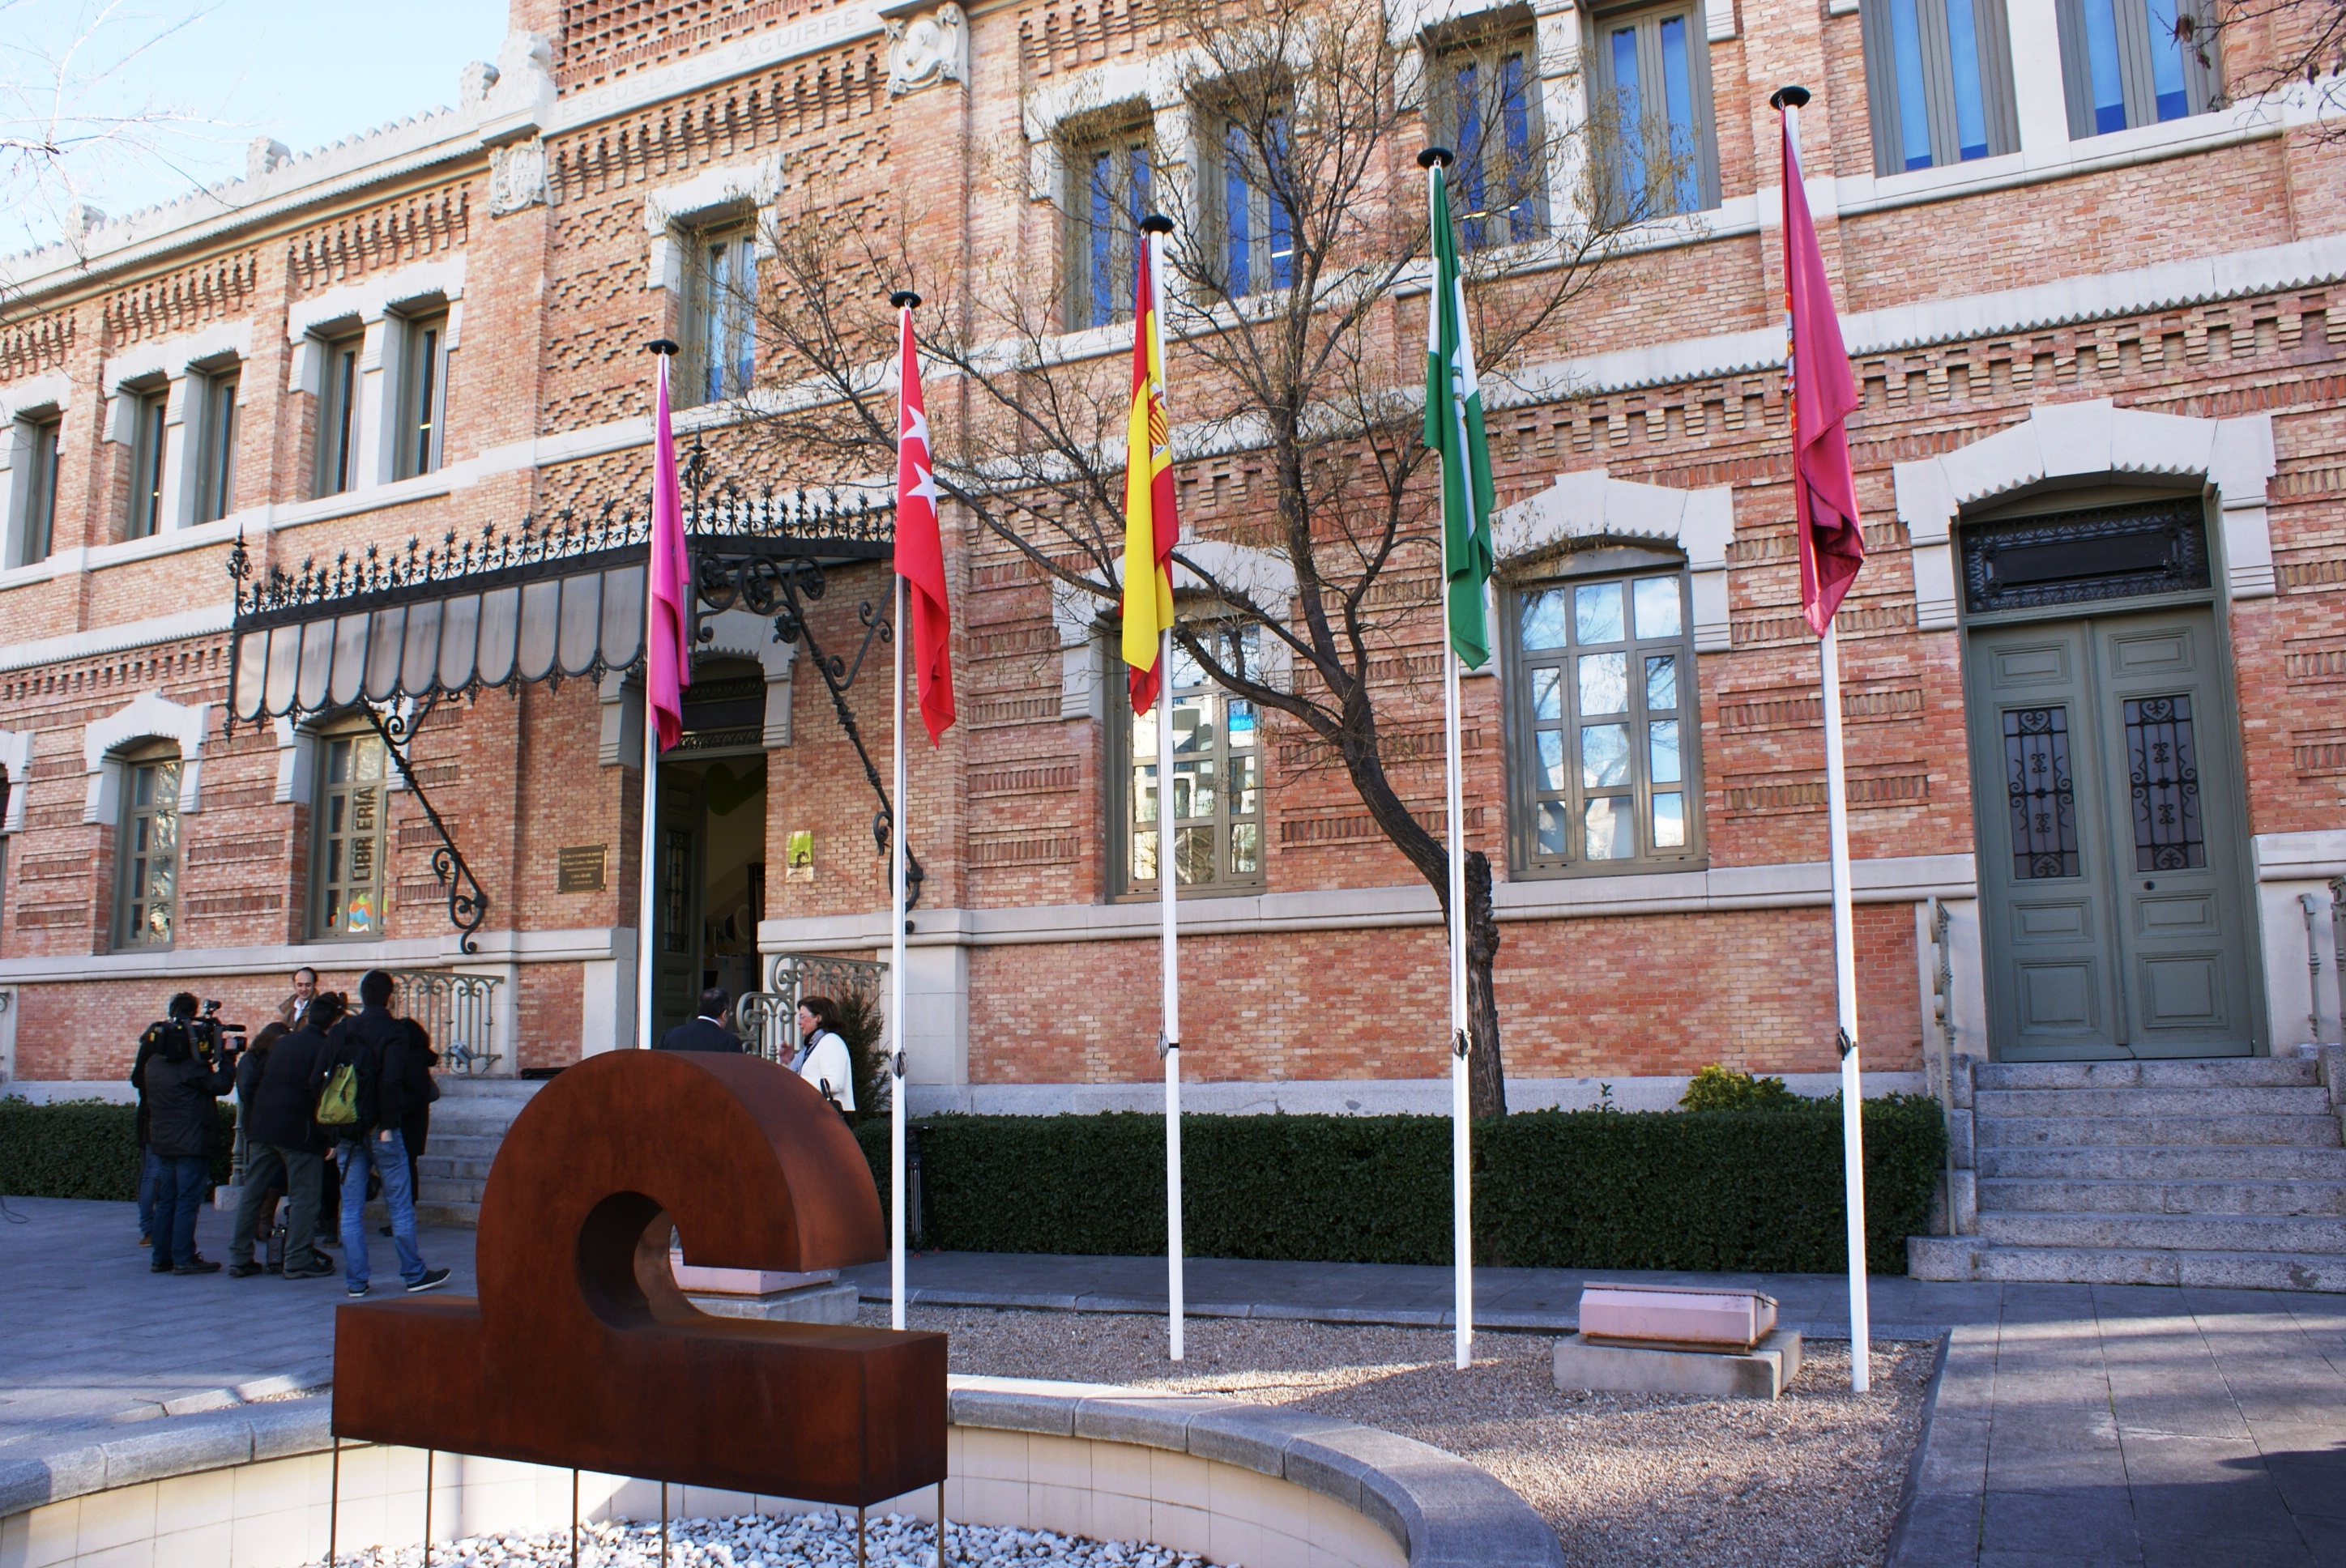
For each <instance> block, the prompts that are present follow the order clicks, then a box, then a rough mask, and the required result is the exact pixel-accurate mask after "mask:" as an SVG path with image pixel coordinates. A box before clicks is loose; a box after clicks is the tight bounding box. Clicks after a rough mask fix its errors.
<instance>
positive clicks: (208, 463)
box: [191, 364, 243, 523]
mask: <svg viewBox="0 0 2346 1568" xmlns="http://www.w3.org/2000/svg"><path fill="white" fill-rule="evenodd" d="M242 383H243V366H242V365H240V364H230V365H226V366H223V367H221V368H219V369H217V370H213V371H208V372H204V373H203V374H202V375H201V377H200V379H199V381H198V382H197V384H196V386H195V387H194V388H193V389H191V390H192V391H193V392H195V395H196V397H197V402H198V406H197V415H196V419H197V432H198V433H197V442H196V474H195V492H196V493H195V497H194V500H195V512H194V520H195V521H196V522H198V523H216V522H218V521H219V519H221V518H223V517H225V516H227V515H228V514H230V513H231V512H233V511H235V510H236V443H237V438H238V429H237V427H238V425H239V423H240V420H239V419H238V402H239V401H240V396H241V388H242Z"/></svg>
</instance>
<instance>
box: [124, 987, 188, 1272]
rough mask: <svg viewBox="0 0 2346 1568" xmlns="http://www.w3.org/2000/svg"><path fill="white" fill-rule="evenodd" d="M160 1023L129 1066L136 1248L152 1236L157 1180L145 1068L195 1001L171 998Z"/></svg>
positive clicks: (140, 1042) (147, 1035)
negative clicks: (134, 1105)
mask: <svg viewBox="0 0 2346 1568" xmlns="http://www.w3.org/2000/svg"><path fill="white" fill-rule="evenodd" d="M166 1012H167V1013H168V1017H166V1018H165V1019H164V1020H163V1022H162V1023H156V1024H152V1025H150V1026H149V1027H148V1030H147V1033H144V1034H141V1035H140V1036H139V1037H138V1060H137V1061H135V1062H133V1063H132V1064H130V1086H131V1087H132V1088H134V1089H136V1090H138V1116H137V1117H136V1118H135V1119H134V1121H133V1122H132V1124H131V1125H132V1127H133V1129H134V1130H135V1131H136V1133H137V1135H138V1245H139V1246H141V1247H145V1246H147V1245H148V1243H149V1242H150V1241H151V1240H152V1239H153V1237H154V1235H155V1183H156V1180H157V1178H158V1171H157V1168H156V1159H155V1148H154V1145H153V1144H152V1143H151V1142H150V1141H149V1140H148V1136H147V1064H148V1062H149V1061H151V1060H153V1059H154V1057H155V1056H156V1054H158V1053H159V1052H160V1051H161V1050H162V1049H163V1039H164V1036H165V1034H166V1033H168V1031H170V1030H172V1029H179V1030H183V1031H184V1030H185V1029H186V1028H187V1026H188V1020H189V1019H190V1018H193V1017H194V1016H195V1015H196V999H195V996H194V995H193V994H192V993H189V992H185V991H182V992H180V993H179V994H178V995H177V996H174V997H172V998H171V1002H170V1005H169V1007H168V1009H166Z"/></svg>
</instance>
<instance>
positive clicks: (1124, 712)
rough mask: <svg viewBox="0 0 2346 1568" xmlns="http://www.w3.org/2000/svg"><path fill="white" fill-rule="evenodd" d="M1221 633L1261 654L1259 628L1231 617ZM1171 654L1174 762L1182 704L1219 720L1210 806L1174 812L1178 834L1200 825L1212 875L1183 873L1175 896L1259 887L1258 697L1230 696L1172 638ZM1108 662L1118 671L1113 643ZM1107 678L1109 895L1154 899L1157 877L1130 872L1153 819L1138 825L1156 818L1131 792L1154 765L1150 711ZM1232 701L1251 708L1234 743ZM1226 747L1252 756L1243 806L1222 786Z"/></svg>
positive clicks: (1251, 663) (1263, 833) (1262, 797)
mask: <svg viewBox="0 0 2346 1568" xmlns="http://www.w3.org/2000/svg"><path fill="white" fill-rule="evenodd" d="M1227 633H1235V634H1236V635H1238V636H1243V637H1245V638H1247V640H1248V642H1249V643H1250V645H1251V647H1252V648H1253V650H1254V651H1252V652H1250V654H1249V655H1248V656H1247V657H1248V664H1247V667H1248V668H1250V669H1259V668H1260V667H1261V666H1260V660H1261V657H1262V655H1261V652H1260V649H1261V647H1262V643H1263V641H1264V639H1263V637H1262V636H1261V635H1260V630H1259V628H1257V627H1254V626H1250V625H1248V624H1246V623H1243V622H1239V621H1236V620H1232V621H1230V622H1229V623H1228V625H1227ZM1173 662H1174V670H1173V673H1174V677H1175V681H1176V684H1175V685H1174V687H1173V689H1172V693H1171V697H1172V701H1173V705H1174V708H1173V713H1174V723H1175V726H1176V736H1177V738H1176V740H1175V743H1174V745H1175V755H1176V764H1175V766H1176V769H1177V770H1178V768H1179V766H1180V763H1179V760H1178V759H1179V757H1180V755H1181V753H1180V741H1179V739H1178V727H1179V725H1180V722H1181V720H1182V718H1183V717H1184V710H1185V709H1187V710H1188V711H1189V712H1191V713H1200V712H1202V713H1210V714H1211V715H1212V716H1213V719H1214V722H1215V723H1216V724H1217V726H1218V728H1217V729H1216V731H1215V734H1216V738H1215V740H1214V741H1213V742H1212V745H1211V749H1210V750H1209V752H1208V753H1207V754H1206V756H1207V757H1208V758H1209V759H1211V760H1212V761H1213V763H1214V764H1215V765H1216V780H1217V787H1216V789H1215V790H1214V796H1215V805H1214V809H1213V812H1212V813H1211V814H1210V815H1209V816H1207V817H1204V818H1199V817H1197V816H1194V815H1193V816H1190V817H1187V818H1179V819H1177V820H1176V831H1177V835H1178V834H1180V833H1189V832H1195V831H1196V830H1198V828H1199V826H1200V825H1203V826H1204V827H1205V828H1206V829H1207V830H1209V833H1210V835H1211V842H1212V846H1213V855H1214V878H1213V880H1212V881H1182V882H1181V883H1180V884H1179V893H1178V896H1179V897H1181V898H1185V899H1189V898H1224V897H1239V896H1246V895H1251V894H1258V893H1260V892H1261V891H1263V890H1264V888H1265V887H1266V886H1267V885H1268V881H1269V874H1270V811H1269V809H1268V799H1267V797H1268V792H1269V784H1270V759H1269V755H1268V748H1267V746H1266V745H1265V742H1264V733H1265V731H1264V726H1263V711H1262V709H1261V708H1260V705H1257V704H1252V703H1247V702H1246V701H1245V699H1244V698H1242V697H1230V696H1229V695H1228V694H1227V693H1225V692H1224V691H1222V689H1221V688H1220V687H1218V686H1216V685H1214V683H1213V682H1211V681H1210V680H1208V679H1207V678H1206V677H1205V672H1204V671H1203V670H1202V669H1200V668H1199V667H1197V666H1196V665H1195V663H1194V661H1192V660H1191V659H1190V658H1189V657H1188V655H1187V654H1185V653H1183V652H1182V650H1181V647H1180V645H1179V643H1178V642H1177V643H1175V645H1174V648H1173ZM1107 664H1108V667H1109V668H1110V670H1111V671H1112V672H1113V673H1114V674H1115V675H1118V676H1120V675H1121V674H1122V673H1123V668H1124V667H1123V665H1122V663H1121V662H1120V661H1119V660H1118V659H1117V657H1115V653H1114V648H1113V646H1112V645H1111V647H1110V648H1109V650H1108V654H1107ZM1185 674H1186V675H1188V676H1190V677H1194V678H1188V679H1185V678H1183V677H1184V676H1185ZM1108 684H1109V686H1110V687H1111V702H1112V706H1111V708H1110V720H1111V721H1110V723H1109V724H1108V727H1107V731H1108V747H1107V750H1108V754H1109V768H1108V770H1107V779H1108V793H1109V807H1108V811H1107V820H1108V822H1109V823H1110V824H1111V826H1112V828H1113V831H1112V832H1111V834H1110V835H1109V837H1110V840H1111V843H1110V846H1109V850H1110V852H1109V871H1110V877H1109V887H1110V889H1111V896H1112V897H1114V898H1116V899H1118V900H1127V901H1130V900H1149V899H1155V898H1157V897H1158V883H1157V879H1156V878H1155V877H1154V876H1149V877H1142V876H1139V875H1137V874H1136V871H1135V861H1136V860H1137V853H1138V846H1139V840H1140V839H1141V838H1142V836H1143V835H1144V833H1145V834H1147V835H1148V836H1149V837H1151V838H1153V837H1154V836H1155V831H1156V830H1155V829H1154V828H1153V827H1144V824H1146V823H1153V822H1154V820H1155V818H1154V817H1153V815H1144V814H1143V813H1144V809H1146V810H1148V811H1151V812H1153V810H1154V805H1153V803H1151V804H1150V805H1149V806H1148V807H1146V808H1144V807H1143V805H1142V803H1141V801H1140V800H1139V799H1137V794H1138V788H1139V787H1138V782H1137V779H1138V774H1139V772H1140V769H1142V768H1143V767H1148V768H1149V769H1150V771H1151V773H1152V774H1154V773H1155V771H1156V769H1155V767H1154V759H1155V754H1156V749H1157V711H1156V709H1155V708H1151V709H1150V710H1149V711H1148V713H1147V714H1145V715H1140V716H1137V717H1136V716H1135V715H1134V713H1133V711H1132V704H1131V703H1130V702H1129V701H1127V700H1126V698H1125V696H1124V692H1123V689H1122V688H1123V684H1124V683H1123V682H1122V680H1120V679H1111V680H1110V681H1109V683H1108ZM1233 704H1243V705H1244V706H1245V707H1246V708H1250V709H1251V713H1250V718H1251V719H1252V725H1251V729H1252V733H1253V737H1254V738H1253V740H1252V741H1251V743H1250V745H1248V746H1245V747H1233V746H1232V745H1231V744H1230V743H1229V734H1230V726H1229V717H1230V708H1231V706H1232V705H1233ZM1144 732H1145V736H1146V739H1145V742H1144V740H1143V734H1144ZM1193 733H1194V731H1193ZM1233 753H1239V754H1241V755H1243V757H1244V759H1246V760H1248V761H1249V762H1250V764H1251V773H1252V778H1253V788H1252V789H1251V791H1250V799H1251V801H1252V809H1250V810H1247V811H1239V810H1237V809H1235V808H1234V805H1233V803H1232V800H1231V796H1232V793H1233V792H1232V791H1231V790H1230V789H1227V788H1223V787H1221V786H1222V785H1224V784H1226V783H1227V781H1228V780H1229V778H1230V767H1229V765H1230V762H1231V761H1232V759H1233ZM1194 788H1195V787H1194V783H1193V786H1192V791H1193V792H1192V795H1191V799H1193V800H1194V799H1195V798H1196V797H1195V793H1194ZM1248 829H1251V830H1252V834H1251V838H1252V842H1253V857H1252V858H1253V864H1252V866H1251V868H1242V867H1241V865H1240V860H1241V857H1242V854H1243V850H1242V849H1241V846H1242V845H1243V843H1244V842H1245V840H1246V834H1245V832H1244V830H1248ZM1177 841H1178V840H1177Z"/></svg>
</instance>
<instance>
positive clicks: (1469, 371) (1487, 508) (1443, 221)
mask: <svg viewBox="0 0 2346 1568" xmlns="http://www.w3.org/2000/svg"><path fill="white" fill-rule="evenodd" d="M1426 172H1427V173H1428V174H1429V175H1431V176H1432V178H1431V179H1430V181H1429V182H1428V183H1429V185H1430V187H1431V189H1432V192H1433V294H1432V296H1431V300H1430V308H1429V309H1428V310H1427V311H1426V328H1425V444H1426V445H1428V446H1430V447H1432V448H1433V450H1434V453H1436V455H1438V456H1439V457H1440V458H1441V459H1442V570H1443V576H1444V577H1445V578H1447V579H1448V582H1449V593H1450V646H1451V647H1452V648H1454V650H1456V652H1457V655H1458V658H1459V662H1460V663H1462V664H1464V665H1465V666H1466V667H1468V668H1469V669H1479V668H1481V667H1482V666H1483V665H1484V663H1485V662H1486V661H1487V660H1488V659H1489V658H1490V657H1491V636H1490V630H1489V628H1488V627H1487V626H1485V625H1484V614H1483V585H1484V583H1485V582H1487V581H1489V580H1490V576H1491V512H1492V507H1493V494H1492V490H1491V450H1490V447H1489V446H1488V445H1487V444H1486V443H1484V439H1483V393H1482V391H1481V389H1480V386H1479V383H1477V382H1476V381H1475V377H1474V344H1473V343H1472V342H1471V341H1468V339H1467V336H1466V283H1465V280H1464V278H1462V277H1461V276H1460V275H1459V271H1458V239H1457V236H1456V235H1455V234H1454V233H1453V232H1452V231H1451V228H1450V191H1449V187H1448V182H1447V181H1446V180H1445V179H1444V178H1443V169H1442V168H1441V166H1440V165H1439V164H1436V165H1434V166H1433V167H1432V168H1429V169H1428V170H1427V171H1426Z"/></svg>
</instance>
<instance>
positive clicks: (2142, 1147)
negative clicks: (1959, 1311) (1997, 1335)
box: [1906, 1047, 2346, 1290]
mask: <svg viewBox="0 0 2346 1568" xmlns="http://www.w3.org/2000/svg"><path fill="white" fill-rule="evenodd" d="M1953 1097H1954V1101H1955V1105H1954V1113H1953V1124H1954V1140H1953V1141H1954V1152H1955V1161H1956V1166H1957V1168H1956V1171H1955V1184H1954V1191H1953V1195H1952V1196H1953V1201H1954V1206H1955V1215H1956V1229H1957V1231H1958V1234H1957V1235H1955V1236H1952V1237H1950V1236H1946V1235H1943V1234H1942V1235H1936V1236H1918V1237H1911V1238H1910V1239H1909V1240H1908V1242H1907V1244H1906V1246H1907V1258H1908V1266H1909V1271H1910V1272H1911V1273H1912V1274H1913V1276H1914V1277H1915V1278H1919V1279H1943V1280H1967V1279H1982V1280H2034V1281H2067V1282H2075V1283H2080V1284H2096V1285H2200V1286H2219V1287H2233V1288H2249V1289H2262V1290H2346V1142H2341V1112H2346V1050H2341V1049H2338V1048H2334V1047H2333V1048H2331V1049H2330V1050H2328V1051H2325V1052H2324V1053H2323V1054H2322V1057H2321V1060H2319V1061H2314V1060H2310V1059H2304V1058H2289V1057H2241V1058H2233V1059H2229V1060H2208V1061H2173V1062H2092V1063H2085V1062H2079V1063H2057V1064H2001V1063H1996V1064H1991V1063H1984V1062H1979V1061H1976V1060H1974V1059H1972V1058H1969V1057H1966V1058H1963V1059H1962V1060H1960V1061H1959V1062H1958V1063H1957V1064H1956V1073H1955V1083H1954V1096H1953ZM1941 1224H1942V1226H1943V1210H1942V1217H1941Z"/></svg>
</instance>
